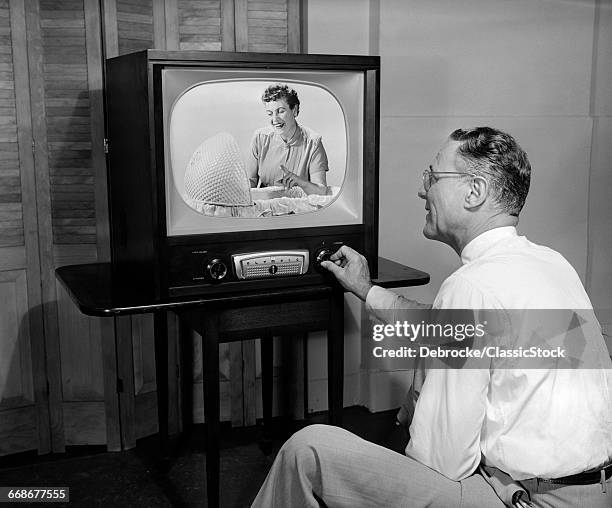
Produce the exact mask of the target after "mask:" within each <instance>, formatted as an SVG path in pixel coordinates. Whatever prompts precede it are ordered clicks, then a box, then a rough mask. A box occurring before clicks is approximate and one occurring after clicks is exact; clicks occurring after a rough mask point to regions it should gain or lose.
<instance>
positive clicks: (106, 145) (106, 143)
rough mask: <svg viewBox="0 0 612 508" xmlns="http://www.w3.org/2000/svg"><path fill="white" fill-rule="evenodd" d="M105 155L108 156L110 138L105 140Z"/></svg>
mask: <svg viewBox="0 0 612 508" xmlns="http://www.w3.org/2000/svg"><path fill="white" fill-rule="evenodd" d="M104 153H105V154H107V155H108V138H104Z"/></svg>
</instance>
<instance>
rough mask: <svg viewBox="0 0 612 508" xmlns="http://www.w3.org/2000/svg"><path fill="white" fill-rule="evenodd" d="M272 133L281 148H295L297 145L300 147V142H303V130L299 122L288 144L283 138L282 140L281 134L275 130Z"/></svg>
mask: <svg viewBox="0 0 612 508" xmlns="http://www.w3.org/2000/svg"><path fill="white" fill-rule="evenodd" d="M272 132H273V133H274V140H275V141H276V143H277V144H279V145H281V146H295V145H298V144H299V143H300V141H301V140H302V129H301V128H300V124H299V123H297V122H296V128H295V132H294V133H293V135H292V136H291V139H289V140H287V142H286V143H285V141H283V138H281V136H280V134H278V133H277V132H276V131H274V130H273V131H272Z"/></svg>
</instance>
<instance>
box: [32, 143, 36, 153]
mask: <svg viewBox="0 0 612 508" xmlns="http://www.w3.org/2000/svg"><path fill="white" fill-rule="evenodd" d="M32 153H36V142H35V141H34V140H32Z"/></svg>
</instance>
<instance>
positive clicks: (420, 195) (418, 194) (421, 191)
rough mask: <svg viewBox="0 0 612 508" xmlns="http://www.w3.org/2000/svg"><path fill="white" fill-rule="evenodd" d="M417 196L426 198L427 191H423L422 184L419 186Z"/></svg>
mask: <svg viewBox="0 0 612 508" xmlns="http://www.w3.org/2000/svg"><path fill="white" fill-rule="evenodd" d="M417 196H419V197H420V198H421V199H427V192H426V191H425V187H423V184H421V186H420V187H419V191H418V192H417Z"/></svg>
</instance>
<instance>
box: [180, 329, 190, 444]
mask: <svg viewBox="0 0 612 508" xmlns="http://www.w3.org/2000/svg"><path fill="white" fill-rule="evenodd" d="M179 344H180V350H181V357H180V358H181V419H182V423H183V437H184V439H185V442H187V441H188V439H189V436H190V434H191V429H192V427H193V330H192V329H191V328H190V327H189V326H185V323H184V322H183V321H181V322H180V325H179Z"/></svg>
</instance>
